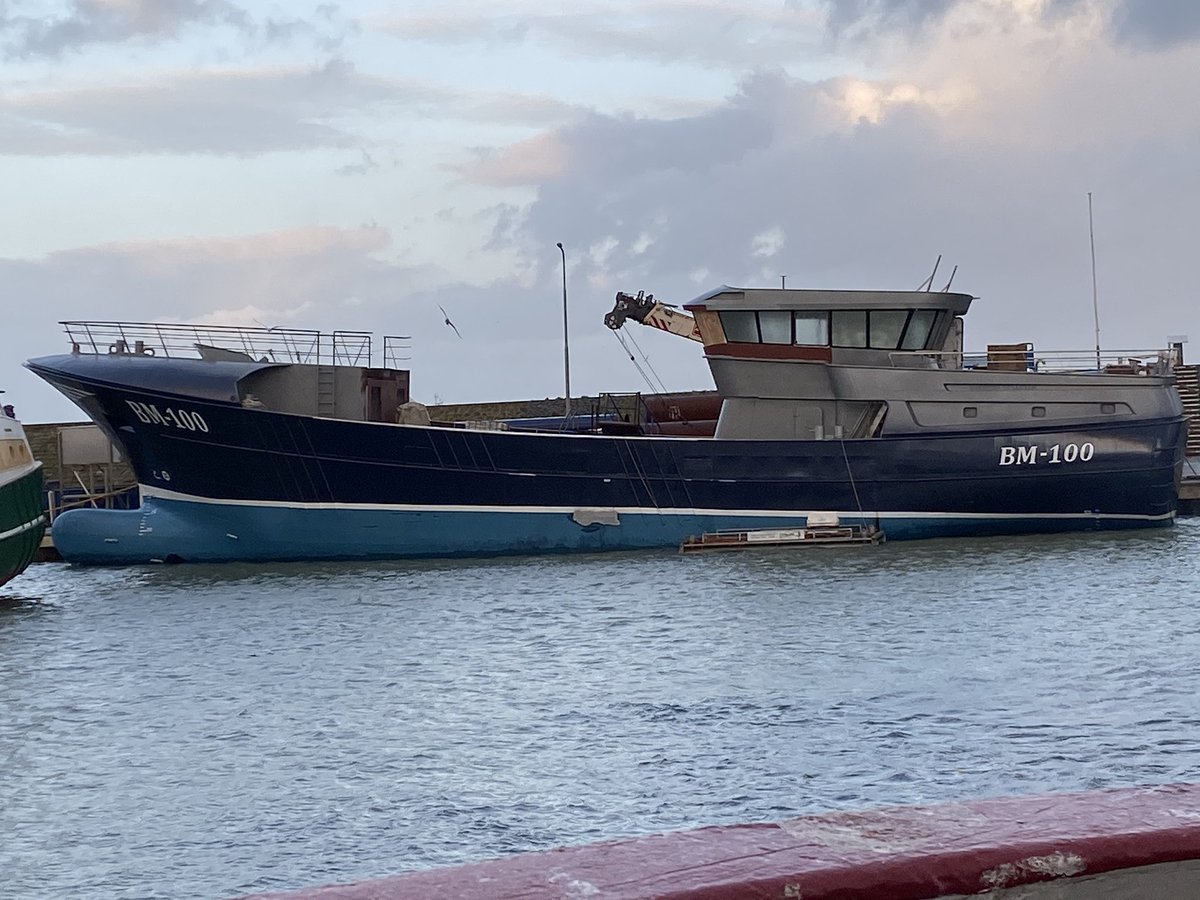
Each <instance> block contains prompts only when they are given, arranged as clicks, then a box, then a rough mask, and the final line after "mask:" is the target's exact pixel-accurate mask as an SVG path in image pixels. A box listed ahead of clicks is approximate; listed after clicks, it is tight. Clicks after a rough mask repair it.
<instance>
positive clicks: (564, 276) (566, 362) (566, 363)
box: [555, 241, 571, 427]
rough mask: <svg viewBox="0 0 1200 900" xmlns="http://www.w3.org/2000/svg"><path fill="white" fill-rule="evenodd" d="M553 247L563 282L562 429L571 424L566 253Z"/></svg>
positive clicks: (560, 243)
mask: <svg viewBox="0 0 1200 900" xmlns="http://www.w3.org/2000/svg"><path fill="white" fill-rule="evenodd" d="M555 246H557V247H558V252H559V253H561V254H562V281H563V381H564V382H565V392H566V395H567V396H566V401H565V402H566V409H565V411H564V413H563V416H564V419H565V421H564V422H563V426H564V427H568V426H569V425H570V423H571V349H570V345H569V342H568V339H567V251H566V250H564V249H563V245H562V241H559V242H558V243H557V244H556V245H555Z"/></svg>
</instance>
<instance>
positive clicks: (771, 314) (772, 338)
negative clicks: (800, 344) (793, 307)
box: [758, 309, 792, 344]
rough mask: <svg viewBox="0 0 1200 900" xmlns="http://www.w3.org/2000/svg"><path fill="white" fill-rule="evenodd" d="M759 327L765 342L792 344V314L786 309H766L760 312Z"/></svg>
mask: <svg viewBox="0 0 1200 900" xmlns="http://www.w3.org/2000/svg"><path fill="white" fill-rule="evenodd" d="M758 329H759V331H760V332H761V333H762V342H763V343H764V344H790V343H791V342H792V314H791V312H789V311H788V310H786V309H764V310H763V311H762V312H760V313H759V314H758Z"/></svg>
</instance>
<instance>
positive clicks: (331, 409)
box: [317, 366, 337, 418]
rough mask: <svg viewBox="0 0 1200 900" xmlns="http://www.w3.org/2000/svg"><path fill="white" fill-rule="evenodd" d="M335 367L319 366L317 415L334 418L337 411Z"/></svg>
mask: <svg viewBox="0 0 1200 900" xmlns="http://www.w3.org/2000/svg"><path fill="white" fill-rule="evenodd" d="M334 381H335V369H334V367H333V366H317V415H318V416H323V417H325V418H332V417H333V415H334V413H336V412H337V395H336V393H335V391H334Z"/></svg>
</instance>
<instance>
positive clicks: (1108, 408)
mask: <svg viewBox="0 0 1200 900" xmlns="http://www.w3.org/2000/svg"><path fill="white" fill-rule="evenodd" d="M1116 411H1117V404H1115V403H1101V404H1100V412H1102V413H1110V414H1111V413H1115V412H1116Z"/></svg>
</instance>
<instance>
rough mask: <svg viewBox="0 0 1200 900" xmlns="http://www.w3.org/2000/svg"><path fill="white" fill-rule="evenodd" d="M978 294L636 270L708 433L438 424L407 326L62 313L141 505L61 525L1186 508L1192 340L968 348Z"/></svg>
mask: <svg viewBox="0 0 1200 900" xmlns="http://www.w3.org/2000/svg"><path fill="white" fill-rule="evenodd" d="M972 301H973V298H972V297H971V296H970V295H967V294H963V293H951V292H949V291H947V290H942V291H930V290H925V291H898V292H893V291H821V290H797V289H784V288H779V289H775V288H733V287H721V288H718V289H716V290H714V291H711V292H709V293H707V294H704V295H702V296H700V297H698V298H696V299H695V300H692V301H691V302H689V303H687V304H685V305H684V306H682V307H677V306H670V305H667V304H664V303H661V302H659V301H656V300H654V298H653V296H652V295H646V294H643V293H639V294H636V295H634V294H627V293H619V294H618V295H617V297H616V300H615V303H614V306H613V309H612V311H611V312H609V313H608V314H607V316H606V317H605V323H606V324H607V325H608V327H610V328H612V329H614V330H617V331H619V330H620V329H621V328H623V327H624V325H625V324H626V323H627V322H635V323H638V324H640V325H642V326H648V327H652V328H658V329H662V330H664V331H667V332H671V333H673V334H674V335H676V336H678V337H680V338H682V339H686V340H691V341H694V342H696V343H698V344H699V345H701V347H702V352H703V353H704V354H705V356H706V358H707V361H708V364H709V368H710V370H711V372H712V375H713V379H714V381H715V383H716V388H717V392H718V395H719V397H720V412H719V415H717V416H716V418H715V422H714V425H713V427H712V429H711V434H697V433H688V430H687V429H682V430H681V431H680V432H677V433H673V434H663V433H657V434H656V433H648V431H647V429H645V428H637V427H633V426H632V425H631V422H630V421H629V418H628V417H623V418H622V419H621V420H620V421H616V422H614V421H606V420H604V419H597V420H594V421H592V422H590V423H587V424H586V425H585V427H583V428H581V429H577V430H562V429H560V430H529V429H524V428H520V427H508V428H503V427H480V426H478V425H477V426H476V427H461V423H438V422H435V421H432V420H430V418H429V416H428V415H427V411H424V407H421V406H420V405H419V404H414V403H413V402H412V401H411V398H410V395H409V388H410V382H409V372H408V371H407V370H405V369H402V368H397V367H396V365H395V363H394V361H392V360H391V359H390V356H389V341H393V342H394V341H395V338H391V337H385V338H384V340H383V354H382V360H381V361H382V363H383V364H382V365H380V366H376V365H373V363H374V362H375V358H374V355H373V350H372V343H371V341H372V336H371V335H368V334H364V333H362V332H335V333H333V334H332V335H323V334H320V333H317V332H307V331H300V330H294V331H285V330H280V329H269V330H268V329H243V328H232V327H230V328H225V329H220V328H212V327H201V326H184V325H163V324H150V323H140V324H139V323H120V322H66V323H63V324H64V328H65V330H66V332H67V335H68V338H69V340H70V341H71V352H70V353H66V354H62V355H58V356H48V357H42V358H38V359H33V360H30V361H29V362H28V363H27V365H28V367H29V368H30V369H32V370H33V371H34V372H35V373H37V374H38V375H39V376H41V377H42V378H44V379H46V380H47V381H48V382H50V383H51V384H53V385H54V386H55V387H57V388H58V389H59V390H60V391H62V392H63V393H64V394H65V395H66V396H67V397H69V398H70V399H71V400H73V401H74V402H75V403H76V404H78V405H79V407H80V408H81V409H83V410H84V412H86V413H87V414H88V415H89V416H90V417H91V418H92V419H93V420H94V421H95V422H96V423H97V424H98V425H99V426H100V427H101V428H102V429H104V430H105V431H106V432H107V434H108V435H109V437H110V438H111V439H112V440H113V442H114V443H115V444H116V445H117V446H118V447H119V448H120V450H121V452H122V454H123V456H124V458H125V459H126V460H128V462H129V464H130V465H131V466H132V468H133V470H134V472H135V473H136V476H137V478H138V482H139V487H140V492H141V498H142V502H141V506H140V508H139V509H136V510H128V511H117V510H94V509H80V510H72V511H69V512H67V513H65V514H63V515H61V516H60V517H58V518H57V519H56V520H55V524H54V531H53V534H54V540H55V545H56V547H57V549H58V550H59V552H60V553H61V554H62V555H63V557H64V558H65V559H67V560H69V561H72V562H77V563H96V564H104V563H122V564H123V563H141V562H147V561H156V560H157V561H224V560H284V559H379V558H402V557H431V556H466V555H491V554H515V553H541V552H556V551H601V550H619V549H633V548H650V547H663V548H666V547H670V548H672V549H676V548H678V547H679V546H680V543H681V542H682V541H683V540H684V539H685V538H687V537H688V536H689V535H698V534H704V533H709V532H720V531H726V532H727V531H744V530H751V529H797V528H803V527H804V526H805V525H806V524H807V522H808V520H809V519H810V517H814V518H822V517H825V518H827V517H830V516H834V517H837V519H838V521H839V522H842V523H845V524H854V525H861V526H863V527H864V528H866V527H869V528H871V529H873V530H875V531H880V532H883V533H885V534H886V536H887V540H888V541H896V540H905V539H912V538H928V537H943V536H954V535H984V534H1012V533H1023V532H1050V531H1068V530H1079V529H1096V528H1130V527H1148V526H1165V525H1170V524H1171V523H1172V521H1173V519H1174V516H1175V511H1176V502H1177V491H1178V484H1179V479H1180V475H1181V471H1182V464H1183V448H1184V441H1185V438H1186V418H1185V416H1184V414H1183V409H1182V406H1181V403H1180V399H1179V396H1178V394H1177V392H1176V391H1175V389H1174V387H1173V383H1172V382H1173V379H1172V371H1173V366H1174V365H1175V364H1176V362H1178V358H1177V354H1176V351H1175V350H1174V349H1170V348H1169V349H1166V350H1162V351H1156V352H1154V353H1150V354H1146V355H1141V356H1136V357H1135V356H1122V357H1121V358H1120V359H1119V360H1109V359H1107V358H1106V359H1104V360H1102V359H1101V357H1100V354H1099V353H1098V352H1097V354H1096V359H1095V365H1094V366H1092V365H1091V364H1090V361H1085V363H1087V364H1084V365H1076V366H1074V367H1073V369H1072V370H1070V371H1051V368H1052V366H1051V363H1050V361H1049V360H1047V359H1045V358H1043V357H1042V356H1041V355H1038V354H1035V353H1034V351H1033V347H1032V345H993V346H991V347H989V350H988V352H987V353H986V354H979V355H972V354H967V353H964V351H963V342H962V333H963V317H964V316H965V314H966V313H967V311H968V309H969V307H970V305H971V303H972ZM392 346H393V347H394V343H393V344H392ZM1076 362H1078V361H1076ZM1069 368H1070V367H1069Z"/></svg>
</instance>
